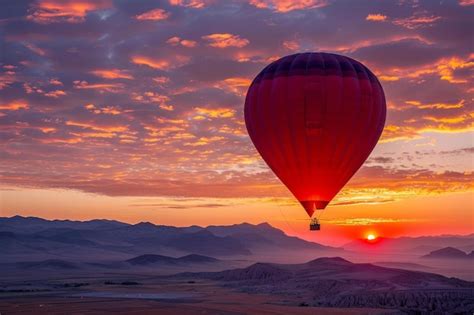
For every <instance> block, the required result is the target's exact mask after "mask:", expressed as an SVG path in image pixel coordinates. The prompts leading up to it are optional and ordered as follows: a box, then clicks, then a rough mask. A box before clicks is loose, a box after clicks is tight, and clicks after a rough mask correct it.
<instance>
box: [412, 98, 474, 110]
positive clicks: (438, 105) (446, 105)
mask: <svg viewBox="0 0 474 315" xmlns="http://www.w3.org/2000/svg"><path fill="white" fill-rule="evenodd" d="M405 103H406V104H409V105H413V106H416V107H418V108H421V109H453V108H462V107H464V104H465V103H466V101H465V100H463V99H462V100H460V101H459V102H457V103H431V104H423V103H421V102H419V101H406V102H405Z"/></svg>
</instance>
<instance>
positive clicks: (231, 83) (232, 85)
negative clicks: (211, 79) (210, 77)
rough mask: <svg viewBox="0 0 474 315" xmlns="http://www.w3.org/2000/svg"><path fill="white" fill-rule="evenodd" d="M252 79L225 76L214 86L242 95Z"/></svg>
mask: <svg viewBox="0 0 474 315" xmlns="http://www.w3.org/2000/svg"><path fill="white" fill-rule="evenodd" d="M251 83H252V81H251V80H250V79H247V78H242V77H235V78H227V79H225V80H224V81H222V82H218V83H216V84H215V85H214V86H215V87H216V88H219V89H223V90H227V91H230V92H232V93H235V94H237V95H244V94H245V92H246V91H247V89H248V87H249V86H250V84H251Z"/></svg>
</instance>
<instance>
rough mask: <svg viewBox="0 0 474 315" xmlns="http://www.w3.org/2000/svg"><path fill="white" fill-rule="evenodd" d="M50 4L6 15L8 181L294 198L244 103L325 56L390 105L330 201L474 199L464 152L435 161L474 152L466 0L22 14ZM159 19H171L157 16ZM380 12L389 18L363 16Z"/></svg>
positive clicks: (2, 80)
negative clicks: (251, 134) (366, 152)
mask: <svg viewBox="0 0 474 315" xmlns="http://www.w3.org/2000/svg"><path fill="white" fill-rule="evenodd" d="M46 2H47V1H39V2H38V1H35V2H29V3H27V4H26V5H25V4H22V3H21V2H18V1H16V2H14V3H13V4H12V6H11V8H12V9H11V10H7V11H6V12H5V14H4V15H5V16H4V20H2V28H3V29H4V30H5V34H6V36H4V37H2V38H0V43H1V45H2V65H0V89H2V91H1V92H2V100H1V102H0V105H1V106H2V109H1V114H0V122H1V125H2V128H1V130H0V134H1V136H2V140H4V141H1V144H0V146H1V150H2V152H4V153H5V154H2V158H1V163H0V172H1V173H2V183H8V185H18V186H25V185H30V186H34V187H43V188H45V187H46V188H48V187H58V188H70V189H78V190H82V191H89V192H94V193H102V194H107V195H147V196H168V197H169V196H190V195H192V196H195V197H199V198H200V197H202V196H213V197H215V196H222V197H226V198H227V197H237V198H240V197H245V198H246V197H251V196H253V197H258V198H265V197H268V196H274V195H276V196H280V197H281V198H288V199H289V198H291V196H290V195H289V193H288V191H287V190H286V188H285V187H284V186H283V185H282V184H281V183H280V182H279V181H278V179H276V177H275V176H274V175H273V174H272V173H271V171H270V170H269V169H268V167H267V166H266V165H265V163H264V162H263V161H262V159H261V158H260V157H259V155H258V153H257V152H256V150H255V148H254V147H253V145H252V143H251V141H250V139H249V138H248V135H247V131H246V127H245V122H244V119H243V117H244V112H243V108H244V106H243V105H244V103H245V95H246V92H247V89H248V86H249V85H250V83H251V81H252V79H253V78H255V76H256V75H257V74H258V73H259V72H260V71H261V70H262V69H263V68H264V67H265V66H267V65H268V64H269V63H270V62H272V61H273V60H275V59H277V58H280V57H282V56H285V55H287V54H290V53H294V52H297V51H314V50H318V51H328V52H334V53H340V54H343V55H348V56H350V57H353V58H355V59H357V60H360V61H361V62H363V63H364V64H366V65H367V66H368V67H369V68H370V69H371V71H373V72H374V73H376V75H377V76H378V77H379V79H380V80H381V83H382V85H383V88H384V91H385V95H386V100H387V103H388V116H387V123H386V128H385V131H384V134H383V137H382V139H381V141H380V143H379V144H378V146H377V148H376V151H375V152H376V153H374V156H373V157H372V158H371V159H369V161H368V162H367V164H366V165H365V167H363V168H362V169H361V170H360V172H358V173H357V174H356V177H354V178H353V179H352V180H351V182H349V183H348V186H347V187H346V188H347V189H345V190H344V191H343V192H341V195H340V196H338V199H337V200H334V204H338V205H341V206H342V205H349V204H355V203H358V204H364V203H366V204H373V203H382V202H391V201H393V200H401V199H404V198H413V197H414V196H416V195H426V194H437V193H451V192H455V191H466V190H468V189H470V186H469V185H468V183H467V180H469V179H472V175H470V173H469V172H470V168H469V166H470V165H469V163H468V162H462V160H465V158H466V157H467V156H466V154H467V153H463V152H464V151H462V152H458V154H459V155H460V156H461V157H460V158H458V157H456V156H455V154H456V153H452V154H447V153H445V154H443V153H440V152H444V151H450V150H454V148H460V149H461V148H468V147H470V145H471V144H470V142H469V141H470V140H469V139H470V138H469V135H470V132H472V131H471V130H472V116H471V115H470V113H471V112H472V109H471V108H472V93H473V92H474V89H473V88H472V87H471V85H470V84H469V83H470V82H471V81H472V70H473V67H474V63H473V60H472V55H471V54H472V52H471V51H470V49H469V48H470V43H471V41H472V34H471V33H472V31H471V30H470V29H471V28H470V27H469V26H470V25H471V24H472V22H471V20H472V18H471V16H470V14H469V10H466V9H467V7H465V6H460V5H459V4H458V3H457V2H455V1H443V2H440V3H437V4H436V5H430V4H429V3H428V2H423V1H421V2H418V4H417V5H416V6H415V7H414V6H413V3H412V2H411V1H401V2H383V3H379V4H374V2H372V1H365V0H363V1H361V2H360V3H359V4H358V6H354V7H353V8H351V12H350V13H351V14H347V3H345V2H344V1H339V0H330V1H324V2H323V1H309V0H306V1H263V0H261V1H253V2H252V3H249V1H171V2H170V1H161V2H160V4H153V3H148V2H146V1H145V2H143V3H142V2H137V1H113V2H112V1H110V3H108V4H107V3H106V4H104V5H101V3H102V2H101V1H80V0H78V1H74V2H73V1H59V0H58V1H53V0H52V1H49V2H51V3H54V5H55V6H57V8H56V9H54V8H50V9H48V10H52V11H51V12H53V13H54V14H52V15H50V16H46V15H43V17H42V19H43V20H41V18H38V22H39V23H36V22H35V21H34V20H33V17H30V18H29V19H28V18H27V16H28V15H33V13H34V12H36V11H40V3H43V4H46ZM83 2H87V3H88V4H87V6H85V7H84V6H83V7H82V9H81V8H78V9H77V8H69V7H70V6H72V5H73V3H74V4H75V3H78V4H79V5H81V3H83ZM104 3H105V2H104ZM59 6H60V7H61V8H62V7H64V9H60V8H59ZM157 8H160V9H161V10H165V14H164V15H167V17H166V19H165V20H163V19H162V20H152V19H151V18H154V17H156V18H157V19H159V18H162V17H163V15H161V16H160V14H157V15H156V16H154V15H153V14H150V12H151V11H152V10H154V9H157ZM28 10H29V11H28ZM45 10H46V9H45ZM63 11H64V12H65V14H62V13H61V12H63ZM45 12H49V11H45ZM60 13H61V14H60ZM158 13H159V12H158ZM146 14H149V15H148V16H147V15H146ZM377 14H380V15H383V16H386V18H385V20H384V21H383V22H380V21H374V20H373V19H374V18H373V17H371V18H368V19H367V17H368V16H370V15H377ZM37 16H38V17H39V16H40V15H39V14H37ZM138 16H142V18H150V20H143V19H142V20H137V17H138ZM41 21H42V22H41ZM54 22H61V23H62V24H60V25H59V24H57V23H54ZM397 23H398V24H397ZM165 24H166V25H167V26H169V27H163V25H165ZM171 25H172V27H171ZM218 26H219V27H220V28H219V27H218ZM223 26H224V28H222V27H223ZM216 35H217V36H216ZM203 36H204V38H203ZM206 36H210V37H206ZM56 91H63V92H64V93H65V94H64V95H61V94H62V93H61V92H56ZM53 95H55V96H58V97H54V96H53ZM48 96H50V97H48ZM111 128H112V129H111ZM114 128H119V129H114ZM120 128H121V129H120ZM433 139H435V140H436V141H434V140H433ZM425 144H429V145H430V150H432V151H433V152H431V151H430V154H429V155H423V156H420V157H419V158H418V157H417V158H416V164H417V165H412V164H413V163H415V161H409V160H408V159H404V160H399V157H400V156H401V155H402V152H403V151H404V150H405V149H406V148H414V147H417V146H421V145H425ZM20 148H21V150H20ZM417 148H418V147H417ZM97 152H100V154H98V153H97ZM387 152H390V153H393V154H387ZM435 159H439V161H436V160H435ZM458 160H459V161H460V162H458ZM376 166H377V167H381V168H380V169H374V168H373V167H376ZM367 167H369V168H367ZM446 172H448V173H446ZM449 172H456V173H449ZM470 176H471V177H470ZM4 178H5V180H4Z"/></svg>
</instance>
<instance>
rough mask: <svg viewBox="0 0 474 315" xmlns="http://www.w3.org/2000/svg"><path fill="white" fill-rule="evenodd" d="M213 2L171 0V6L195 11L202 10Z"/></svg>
mask: <svg viewBox="0 0 474 315" xmlns="http://www.w3.org/2000/svg"><path fill="white" fill-rule="evenodd" d="M212 2H213V1H212V0H169V3H170V4H171V5H175V6H181V7H187V8H193V9H202V8H204V7H206V6H207V5H209V4H210V3H212Z"/></svg>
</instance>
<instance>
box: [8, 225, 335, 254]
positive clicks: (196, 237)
mask: <svg viewBox="0 0 474 315" xmlns="http://www.w3.org/2000/svg"><path fill="white" fill-rule="evenodd" d="M0 247H1V249H2V255H0V262H17V261H40V260H47V259H56V258H57V257H61V258H64V259H67V260H71V261H91V260H96V261H97V260H102V261H104V260H108V261H120V260H122V261H124V260H127V259H130V258H131V257H135V256H139V255H142V254H144V253H147V254H153V255H163V256H171V257H177V256H183V255H187V254H199V255H205V256H212V257H231V256H232V257H249V256H251V255H259V254H261V253H272V254H273V253H283V252H295V253H300V252H301V251H302V250H306V251H311V252H312V253H314V252H315V251H317V252H320V253H326V252H329V251H333V252H336V253H338V252H340V251H341V249H338V248H334V247H329V246H324V245H321V244H318V243H313V242H308V241H305V240H302V239H299V238H297V237H291V236H288V235H286V234H285V233H283V232H282V231H281V230H278V229H276V228H274V227H272V226H271V225H269V224H267V223H263V224H258V225H253V224H248V223H242V224H236V225H231V226H209V227H199V226H191V227H174V226H163V225H155V224H153V223H149V222H141V223H138V224H127V223H122V222H117V221H111V220H92V221H84V222H82V221H70V220H53V221H50V220H45V219H41V218H35V217H21V216H15V217H11V218H0Z"/></svg>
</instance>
